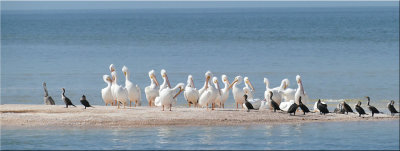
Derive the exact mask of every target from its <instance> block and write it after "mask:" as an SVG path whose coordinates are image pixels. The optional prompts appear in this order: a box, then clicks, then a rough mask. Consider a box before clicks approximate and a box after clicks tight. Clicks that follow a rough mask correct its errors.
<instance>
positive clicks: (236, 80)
mask: <svg viewBox="0 0 400 151" xmlns="http://www.w3.org/2000/svg"><path fill="white" fill-rule="evenodd" d="M238 81H239V79H236V78H235V81H233V82H232V83H231V85H229V88H228V89H230V88H232V86H233V85H234V84H235V83H236V82H238Z"/></svg>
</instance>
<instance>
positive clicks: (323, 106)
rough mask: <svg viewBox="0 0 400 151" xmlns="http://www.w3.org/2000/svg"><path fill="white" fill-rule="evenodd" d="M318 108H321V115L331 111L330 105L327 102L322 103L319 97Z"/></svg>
mask: <svg viewBox="0 0 400 151" xmlns="http://www.w3.org/2000/svg"><path fill="white" fill-rule="evenodd" d="M317 108H318V110H319V114H320V115H321V114H324V115H325V114H326V113H329V110H328V105H327V104H322V103H321V99H318V103H317Z"/></svg>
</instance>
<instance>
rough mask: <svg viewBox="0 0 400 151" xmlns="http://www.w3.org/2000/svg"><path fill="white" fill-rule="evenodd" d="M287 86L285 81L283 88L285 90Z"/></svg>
mask: <svg viewBox="0 0 400 151" xmlns="http://www.w3.org/2000/svg"><path fill="white" fill-rule="evenodd" d="M287 87H288V85H287V83H286V82H285V85H284V86H283V89H284V90H285V89H286V88H287Z"/></svg>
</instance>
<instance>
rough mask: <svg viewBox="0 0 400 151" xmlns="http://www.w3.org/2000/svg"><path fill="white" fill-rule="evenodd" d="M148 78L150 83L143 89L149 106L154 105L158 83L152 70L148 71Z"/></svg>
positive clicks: (157, 92)
mask: <svg viewBox="0 0 400 151" xmlns="http://www.w3.org/2000/svg"><path fill="white" fill-rule="evenodd" d="M149 78H150V82H151V83H150V85H149V86H147V87H146V88H145V89H144V92H145V93H146V99H147V101H148V102H149V106H150V107H151V106H154V103H155V99H156V97H158V94H159V91H158V90H159V84H158V81H157V78H156V74H155V73H154V70H151V71H149Z"/></svg>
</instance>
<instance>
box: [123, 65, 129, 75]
mask: <svg viewBox="0 0 400 151" xmlns="http://www.w3.org/2000/svg"><path fill="white" fill-rule="evenodd" d="M122 72H123V73H124V75H125V76H126V75H128V73H129V71H128V67H126V66H123V67H122Z"/></svg>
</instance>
